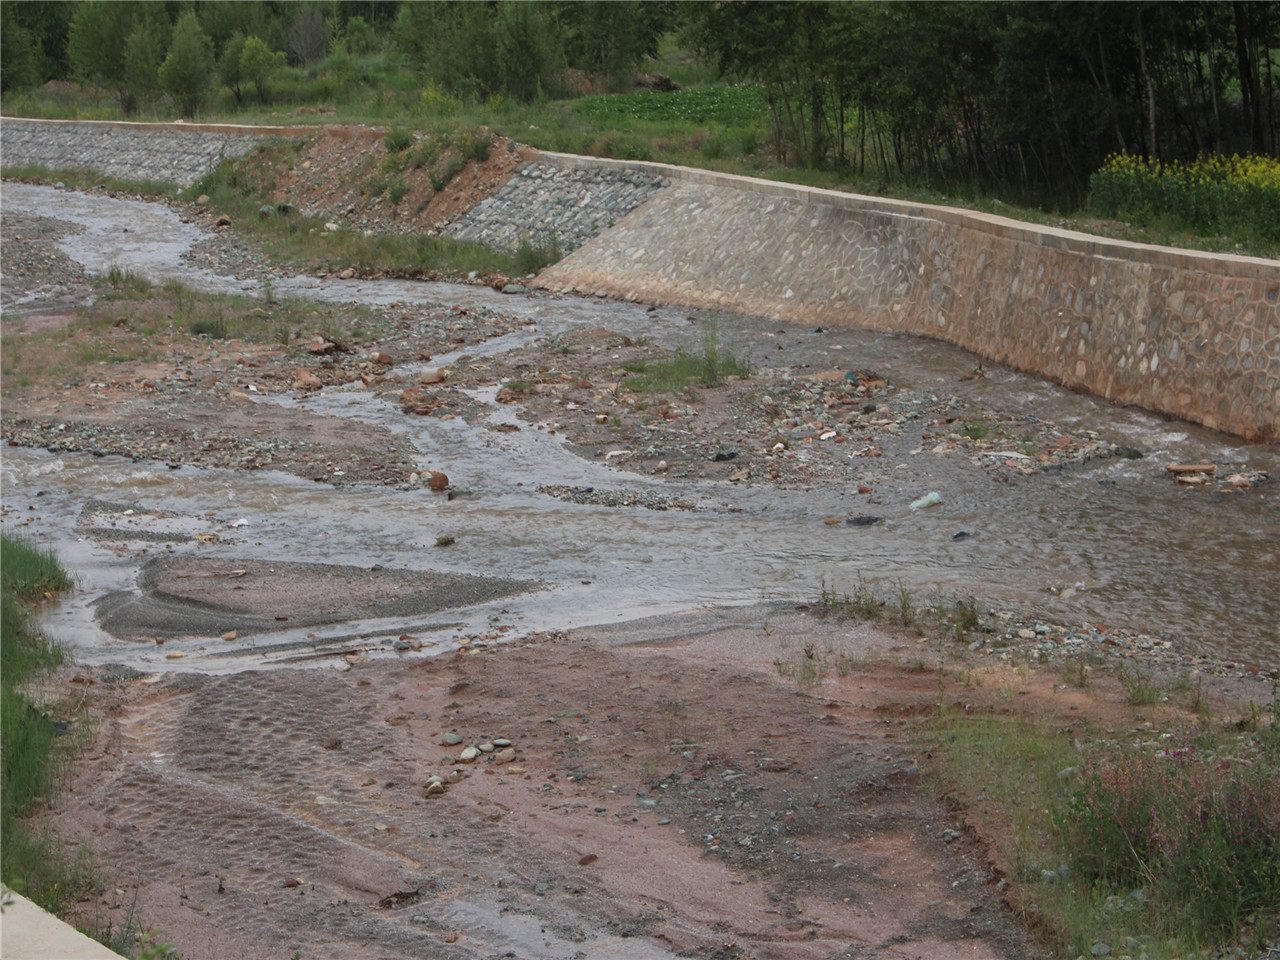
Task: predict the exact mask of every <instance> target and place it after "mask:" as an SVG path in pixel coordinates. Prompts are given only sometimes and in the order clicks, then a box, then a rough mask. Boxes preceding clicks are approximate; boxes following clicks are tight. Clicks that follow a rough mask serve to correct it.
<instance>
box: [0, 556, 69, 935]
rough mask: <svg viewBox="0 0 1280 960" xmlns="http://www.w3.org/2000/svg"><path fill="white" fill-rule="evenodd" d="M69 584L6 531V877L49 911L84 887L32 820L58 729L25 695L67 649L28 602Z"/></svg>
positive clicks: (1, 817) (1, 786) (0, 775)
mask: <svg viewBox="0 0 1280 960" xmlns="http://www.w3.org/2000/svg"><path fill="white" fill-rule="evenodd" d="M70 586H71V579H70V577H68V576H67V574H66V572H65V571H64V570H63V569H62V568H61V566H59V564H58V561H57V559H56V558H55V557H54V556H53V554H52V553H51V552H50V551H48V550H43V549H41V548H39V547H37V546H36V545H34V544H33V543H31V542H30V541H28V540H25V539H23V538H21V537H13V536H9V535H6V534H3V533H0V659H2V660H3V664H4V671H3V677H2V679H0V750H2V751H3V760H2V761H0V768H2V769H0V821H2V822H0V831H3V836H4V843H3V845H2V846H0V877H3V879H4V882H5V883H6V884H8V885H9V886H10V887H11V888H12V889H14V890H17V891H18V892H19V893H22V894H24V895H25V896H27V897H29V898H31V899H32V900H34V901H35V902H36V903H38V904H40V905H41V906H43V907H46V908H47V909H50V910H55V911H57V910H59V909H60V908H62V907H64V906H65V905H67V904H68V903H69V902H70V901H71V900H72V899H73V898H74V897H75V896H76V895H77V894H78V891H79V889H80V888H81V887H82V886H83V883H84V880H83V878H82V876H81V874H80V871H79V869H78V865H77V864H69V863H67V862H66V861H65V860H64V859H63V857H62V850H61V848H60V845H59V843H58V841H57V838H56V837H54V836H53V835H52V834H51V833H50V832H49V831H47V830H38V829H34V828H33V827H32V826H31V824H30V816H31V814H32V813H34V812H35V810H36V809H37V808H38V806H39V805H40V804H41V803H42V802H44V801H46V800H48V798H49V796H50V794H51V792H52V791H53V789H54V787H55V785H56V784H55V780H56V776H57V771H58V765H57V764H56V763H54V762H53V760H54V758H55V752H56V748H55V744H54V737H55V735H56V732H57V731H56V730H55V727H54V724H53V723H52V722H51V721H50V720H49V718H48V716H46V715H45V713H44V712H43V711H42V710H41V709H40V706H41V705H39V704H37V703H36V702H34V700H33V698H32V696H31V695H30V694H29V693H28V692H27V687H28V686H29V685H30V682H31V681H33V680H36V679H38V678H39V677H40V676H42V675H44V674H47V673H48V672H49V671H51V670H53V669H54V668H56V667H57V666H58V665H59V664H60V663H61V662H62V659H63V653H62V649H61V648H60V647H58V646H57V645H56V644H53V643H51V642H49V640H48V639H47V638H45V637H44V636H43V635H42V634H41V633H40V632H39V631H37V630H36V629H35V628H34V627H33V625H32V624H31V622H30V620H29V618H28V617H27V614H26V611H25V609H24V607H23V603H24V602H26V601H32V600H38V599H43V598H46V597H50V596H52V595H53V593H55V592H56V591H59V590H65V589H67V588H68V587H70Z"/></svg>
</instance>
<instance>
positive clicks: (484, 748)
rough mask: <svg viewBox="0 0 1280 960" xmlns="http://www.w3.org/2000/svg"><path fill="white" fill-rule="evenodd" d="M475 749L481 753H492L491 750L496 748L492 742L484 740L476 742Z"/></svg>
mask: <svg viewBox="0 0 1280 960" xmlns="http://www.w3.org/2000/svg"><path fill="white" fill-rule="evenodd" d="M476 749H477V750H479V751H480V752H481V753H493V751H494V750H495V749H497V748H496V747H494V745H493V744H492V743H490V742H489V741H487V740H486V741H485V742H484V743H481V744H477V746H476Z"/></svg>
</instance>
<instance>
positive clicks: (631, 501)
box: [538, 484, 698, 510]
mask: <svg viewBox="0 0 1280 960" xmlns="http://www.w3.org/2000/svg"><path fill="white" fill-rule="evenodd" d="M538 492H539V493H545V494H546V495H547V496H549V497H555V498H556V499H557V500H565V501H567V502H569V503H586V504H591V505H593V506H597V507H643V508H644V509H645V510H697V509H698V506H697V504H695V503H693V502H691V501H689V500H684V499H681V498H680V497H664V496H663V495H662V494H660V493H653V492H650V491H634V490H600V489H597V488H595V487H566V486H561V485H557V484H552V485H550V486H544V485H539V486H538Z"/></svg>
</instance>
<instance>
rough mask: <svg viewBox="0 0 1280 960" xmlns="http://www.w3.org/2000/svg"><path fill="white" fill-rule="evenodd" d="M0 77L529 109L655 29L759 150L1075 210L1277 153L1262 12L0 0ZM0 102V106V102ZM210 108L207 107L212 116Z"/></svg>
mask: <svg viewBox="0 0 1280 960" xmlns="http://www.w3.org/2000/svg"><path fill="white" fill-rule="evenodd" d="M0 38H2V40H3V50H2V51H0V86H2V87H3V90H4V92H5V100H6V101H11V100H12V97H11V94H12V93H13V92H14V91H21V90H31V89H33V88H36V87H38V86H39V85H41V84H45V83H46V82H47V81H51V80H52V81H74V82H78V83H82V84H88V85H93V86H94V87H97V88H101V89H104V90H107V91H109V92H110V94H111V95H112V96H114V97H115V98H116V100H117V102H118V106H119V109H120V111H121V112H122V113H124V114H126V115H128V114H132V113H135V112H137V111H139V110H141V109H144V108H146V107H148V106H150V105H153V104H156V103H159V102H162V101H163V102H164V103H166V104H169V105H170V106H171V108H172V109H173V110H175V111H177V112H178V113H180V114H182V115H185V116H194V115H196V114H197V111H199V110H200V109H201V108H202V106H203V105H207V104H209V103H211V102H213V101H215V100H216V99H217V98H218V97H222V98H223V99H224V100H226V99H227V98H230V99H229V101H228V102H229V104H230V109H233V110H234V109H236V108H237V107H239V106H240V105H242V104H246V103H253V102H255V101H256V102H258V103H263V102H266V101H267V100H268V98H269V97H270V96H271V95H272V94H271V89H272V81H273V78H275V77H278V76H279V75H280V74H281V73H282V71H288V70H294V71H299V72H301V74H302V75H304V76H306V77H310V78H313V79H316V80H317V81H319V80H322V79H324V78H326V77H327V78H329V80H330V81H331V82H330V83H329V84H328V86H325V85H324V84H323V83H320V84H319V86H318V89H319V90H321V91H324V90H329V91H333V90H335V89H340V88H341V87H342V85H343V84H344V83H349V82H350V81H351V80H352V79H353V78H359V77H361V76H364V77H365V79H366V80H368V81H369V82H371V83H376V82H378V81H377V79H376V78H373V77H371V76H369V74H368V72H367V70H365V72H364V73H362V72H361V71H362V70H364V68H363V67H362V66H361V64H362V63H365V64H367V62H368V61H370V60H371V59H376V60H377V61H378V63H379V64H380V65H381V66H380V69H381V71H382V72H381V73H380V74H378V76H380V77H386V76H387V75H388V73H387V72H388V71H397V72H399V73H400V74H404V75H407V76H409V77H411V78H412V80H413V82H415V83H416V84H417V85H418V86H419V87H420V90H421V96H420V97H419V102H420V103H421V104H423V105H424V107H423V108H424V110H425V111H427V112H429V109H430V105H431V103H432V101H433V98H435V99H436V100H438V101H440V102H450V103H452V102H461V103H464V104H486V103H488V104H494V103H504V102H505V103H512V104H519V103H529V102H534V101H536V102H546V101H556V100H564V99H569V98H572V97H575V96H581V95H584V94H599V93H601V92H608V91H621V90H623V89H626V88H627V87H628V86H629V85H630V83H631V82H632V80H633V79H634V77H635V75H636V73H637V72H638V71H643V70H645V69H646V67H647V66H650V65H651V62H652V59H653V58H654V57H655V56H656V55H657V53H658V50H659V46H660V44H663V43H666V44H670V43H677V44H679V45H681V46H682V48H685V49H688V50H690V51H695V52H696V53H697V54H698V55H699V56H700V57H701V60H702V62H703V63H705V64H707V65H709V67H710V68H714V70H715V71H716V73H715V75H712V74H711V70H710V69H709V70H708V80H709V81H710V82H718V83H723V82H728V83H736V84H748V85H751V86H753V87H754V88H755V89H756V90H758V91H759V94H760V102H761V104H762V106H761V107H760V116H761V117H762V120H763V122H762V123H761V127H762V129H761V131H760V132H761V136H760V141H761V144H762V146H763V147H764V149H767V150H768V151H770V152H771V153H772V155H773V157H774V159H775V160H776V161H777V162H779V163H785V164H788V165H791V166H795V167H806V168H814V169H831V168H842V169H850V170H854V171H857V172H862V173H865V172H866V171H868V170H876V169H878V170H879V171H881V172H882V173H883V175H884V176H885V177H890V178H891V177H895V176H917V177H919V176H925V177H929V178H932V179H933V180H934V181H935V182H940V183H947V182H956V181H967V182H970V183H976V184H979V185H981V186H982V187H984V188H989V189H995V190H999V191H1004V192H1009V191H1016V192H1018V193H1020V194H1021V195H1023V196H1025V197H1026V198H1028V199H1031V198H1045V197H1049V196H1053V197H1056V198H1058V199H1059V200H1060V201H1062V202H1063V203H1064V205H1066V206H1072V205H1078V204H1079V203H1080V202H1081V201H1082V200H1083V198H1084V195H1085V193H1086V192H1087V190H1088V187H1089V179H1090V176H1091V174H1093V173H1094V172H1095V171H1097V170H1098V169H1099V167H1100V166H1101V165H1102V164H1103V163H1104V161H1105V160H1106V158H1107V157H1108V156H1110V155H1113V154H1116V153H1122V152H1127V153H1128V154H1132V155H1136V156H1141V157H1145V158H1149V159H1152V160H1161V161H1164V162H1169V161H1183V162H1191V161H1194V160H1196V159H1197V158H1202V157H1207V156H1214V155H1230V154H1233V153H1253V154H1267V155H1271V156H1275V155H1276V153H1277V138H1278V133H1280V117H1277V102H1278V100H1280V97H1278V95H1277V91H1276V89H1275V88H1276V82H1277V72H1278V71H1277V66H1278V63H1277V61H1280V49H1278V48H1280V3H1276V2H1246V0H1231V2H1210V0H1187V2H1181V3H1169V2H1152V0H1135V2H1128V3H1114V2H1107V0H1087V2H1044V3H1026V2H968V0H956V2H945V3H932V2H922V3H915V2H858V3H851V2H850V3H842V2H823V0H816V2H803V3H801V2H747V0H725V2H715V3H703V2H690V3H673V2H663V0H649V2H642V0H619V2H568V0H529V2H517V0H497V2H484V3H479V2H430V3H428V2H403V3H402V2H397V0H330V2H322V3H294V2H281V0H255V2H228V0H206V2H197V3H190V2H174V0H170V2H164V3H139V2H135V3H128V2H105V0H81V2H15V0H5V2H3V3H0ZM7 105H8V103H6V106H7ZM224 112H225V111H224Z"/></svg>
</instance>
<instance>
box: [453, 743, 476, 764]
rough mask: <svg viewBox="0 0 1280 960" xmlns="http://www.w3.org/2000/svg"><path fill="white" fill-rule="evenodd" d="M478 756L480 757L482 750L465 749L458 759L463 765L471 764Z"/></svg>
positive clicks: (474, 748)
mask: <svg viewBox="0 0 1280 960" xmlns="http://www.w3.org/2000/svg"><path fill="white" fill-rule="evenodd" d="M478 756H480V750H479V749H478V748H476V747H464V748H463V750H462V753H460V754H458V759H459V760H461V761H462V762H463V763H471V762H472V761H474V760H475V758H476V757H478Z"/></svg>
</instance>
